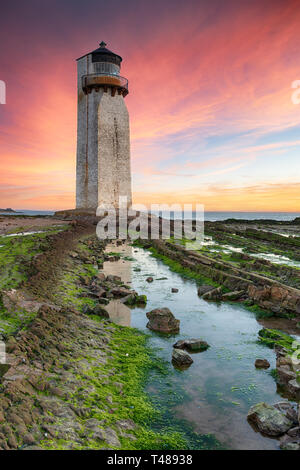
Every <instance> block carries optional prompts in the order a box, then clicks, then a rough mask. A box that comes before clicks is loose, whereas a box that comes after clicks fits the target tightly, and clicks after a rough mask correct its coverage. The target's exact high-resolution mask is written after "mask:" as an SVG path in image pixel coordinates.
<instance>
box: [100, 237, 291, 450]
mask: <svg viewBox="0 0 300 470" xmlns="http://www.w3.org/2000/svg"><path fill="white" fill-rule="evenodd" d="M110 251H113V252H116V251H118V252H120V253H121V254H122V255H123V256H124V257H125V258H127V259H122V258H121V259H120V260H119V261H114V262H105V263H104V272H105V273H106V274H117V275H119V276H121V277H122V279H124V282H126V283H127V284H129V285H131V287H132V288H133V289H134V290H136V291H137V292H138V293H139V294H145V295H147V299H148V302H147V306H146V307H145V308H134V309H130V308H128V307H126V306H124V305H123V304H121V303H120V302H119V301H115V300H114V301H112V302H110V304H109V306H108V310H109V313H110V315H111V319H112V320H113V321H115V322H116V323H119V324H122V325H127V326H129V325H131V326H133V327H136V328H138V329H140V330H141V331H143V332H146V333H148V334H149V335H150V339H149V342H150V345H151V347H153V348H154V349H156V350H157V354H158V355H159V356H160V357H161V358H162V359H163V360H165V361H168V363H169V364H170V366H169V369H170V372H169V374H167V375H166V376H161V377H160V378H159V379H158V378H157V376H153V379H151V378H150V381H149V384H148V387H147V390H148V391H149V393H150V395H151V396H152V397H154V399H155V403H156V404H158V405H159V406H160V405H161V406H162V407H163V406H165V408H167V409H168V413H169V414H170V415H172V416H173V418H174V419H175V420H177V423H178V420H182V423H186V422H188V423H189V424H190V425H191V426H192V428H193V430H194V431H195V432H197V433H199V434H200V435H206V434H212V435H214V436H215V437H216V439H217V440H218V441H219V442H220V443H221V445H222V446H224V447H225V448H229V449H278V448H279V445H278V441H277V440H275V439H270V438H267V437H263V436H262V435H261V434H259V433H257V432H255V431H254V430H253V429H252V427H251V426H250V425H249V424H248V422H247V418H246V417H247V412H248V410H249V408H250V406H251V405H253V404H255V403H258V402H262V401H265V402H267V403H270V404H273V403H276V402H278V401H282V400H285V399H284V398H282V397H281V396H280V395H279V393H277V386H276V383H275V380H274V378H273V377H272V376H271V373H270V371H271V370H272V369H274V368H275V353H274V352H273V350H271V349H269V348H267V347H266V346H264V345H262V344H259V343H258V342H257V338H258V331H259V330H260V329H261V325H260V324H259V323H258V321H257V320H256V318H255V315H254V314H253V313H252V312H249V311H248V310H246V309H245V308H243V307H242V306H241V305H238V304H234V303H231V304H230V303H220V304H217V303H215V302H206V301H204V300H202V299H201V298H199V297H198V295H197V283H196V281H193V280H187V279H184V278H183V277H181V276H180V275H179V274H177V273H174V272H172V271H171V270H170V269H169V267H168V266H166V265H164V264H163V263H162V262H161V261H160V260H157V259H156V258H154V257H152V256H151V254H150V253H149V252H148V251H145V250H143V249H140V248H136V247H131V246H128V245H122V246H120V247H116V246H115V245H110V246H108V247H107V252H110ZM130 257H131V259H132V258H133V260H128V258H130ZM148 276H152V277H153V279H154V281H153V282H152V283H148V282H147V281H146V278H147V277H148ZM172 287H176V288H177V289H179V291H178V293H172V292H171V288H172ZM118 305H122V307H121V308H120V309H118ZM161 307H168V308H169V309H170V310H171V311H172V312H173V313H174V315H175V317H176V318H178V319H180V333H179V334H177V335H173V336H163V335H160V334H157V333H154V332H151V331H150V330H148V329H147V328H146V324H147V317H146V312H148V311H150V310H152V309H154V308H161ZM183 338H203V339H204V340H205V341H207V342H208V343H209V344H210V348H209V349H208V350H207V351H205V352H202V353H195V354H193V355H192V357H193V360H194V363H193V364H192V365H191V367H190V368H189V369H187V370H184V371H179V370H176V369H174V368H173V366H172V364H171V362H170V361H171V356H172V345H173V344H174V342H175V341H177V340H178V339H183ZM257 358H266V359H268V361H269V362H270V364H271V368H270V369H269V370H258V369H255V367H254V362H255V360H256V359H257ZM174 398H176V399H174Z"/></svg>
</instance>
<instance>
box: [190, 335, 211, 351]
mask: <svg viewBox="0 0 300 470" xmlns="http://www.w3.org/2000/svg"><path fill="white" fill-rule="evenodd" d="M185 347H186V349H188V350H189V351H194V352H196V351H206V349H208V348H209V344H208V343H207V342H206V341H203V340H202V339H194V338H192V339H188V340H186V341H185Z"/></svg>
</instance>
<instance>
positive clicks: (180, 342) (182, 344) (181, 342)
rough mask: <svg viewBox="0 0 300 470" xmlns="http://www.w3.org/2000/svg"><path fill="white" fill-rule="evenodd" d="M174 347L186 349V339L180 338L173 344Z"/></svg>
mask: <svg viewBox="0 0 300 470" xmlns="http://www.w3.org/2000/svg"><path fill="white" fill-rule="evenodd" d="M173 348H176V349H184V348H185V340H184V339H179V340H178V341H176V343H174V344H173Z"/></svg>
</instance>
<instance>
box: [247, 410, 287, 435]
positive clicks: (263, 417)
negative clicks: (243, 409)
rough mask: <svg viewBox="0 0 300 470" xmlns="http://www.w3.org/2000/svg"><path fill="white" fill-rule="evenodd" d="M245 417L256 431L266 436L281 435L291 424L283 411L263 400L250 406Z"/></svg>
mask: <svg viewBox="0 0 300 470" xmlns="http://www.w3.org/2000/svg"><path fill="white" fill-rule="evenodd" d="M247 418H248V421H249V422H250V423H251V424H253V425H254V427H255V428H256V429H257V430H258V431H260V432H261V433H263V434H266V435H267V436H282V435H283V434H285V433H286V432H287V431H288V430H289V429H290V428H291V427H292V426H293V422H292V421H291V420H289V419H288V418H287V417H286V416H285V414H284V413H282V412H281V411H279V410H278V409H277V408H275V407H274V406H271V405H268V404H267V403H264V402H262V403H257V404H256V405H254V406H251V408H250V410H249V412H248V415H247Z"/></svg>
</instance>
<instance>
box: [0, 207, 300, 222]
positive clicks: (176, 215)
mask: <svg viewBox="0 0 300 470" xmlns="http://www.w3.org/2000/svg"><path fill="white" fill-rule="evenodd" d="M153 213H154V214H155V215H157V216H158V215H162V216H163V217H164V218H171V219H180V218H182V213H181V212H166V211H161V213H158V212H153ZM53 214H54V211H37V210H27V209H16V212H0V215H29V216H30V215H31V216H37V215H44V216H46V215H53ZM195 217H196V218H197V219H201V220H202V218H203V214H202V213H196V212H186V213H185V218H188V219H191V218H193V219H194V218H195ZM296 217H300V212H230V211H216V212H213V211H206V212H205V213H204V220H207V221H210V222H215V221H218V220H226V219H241V220H255V219H260V220H261V219H272V220H280V221H290V220H294V219H295V218H296Z"/></svg>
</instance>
